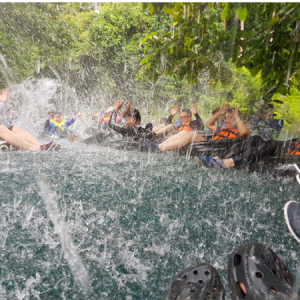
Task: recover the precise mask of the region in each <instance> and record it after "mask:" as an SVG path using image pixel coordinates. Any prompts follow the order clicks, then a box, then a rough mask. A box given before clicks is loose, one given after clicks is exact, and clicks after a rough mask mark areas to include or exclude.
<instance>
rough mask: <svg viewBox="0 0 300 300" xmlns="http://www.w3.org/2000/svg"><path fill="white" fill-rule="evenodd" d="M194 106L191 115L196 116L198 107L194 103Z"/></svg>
mask: <svg viewBox="0 0 300 300" xmlns="http://www.w3.org/2000/svg"><path fill="white" fill-rule="evenodd" d="M192 106H193V108H192V109H191V113H192V114H193V115H195V114H196V113H197V106H196V105H195V104H194V103H193V104H192Z"/></svg>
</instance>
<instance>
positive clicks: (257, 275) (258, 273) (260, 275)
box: [255, 272, 263, 278]
mask: <svg viewBox="0 0 300 300" xmlns="http://www.w3.org/2000/svg"><path fill="white" fill-rule="evenodd" d="M255 276H256V277H257V278H262V277H263V274H262V273H260V272H256V273H255Z"/></svg>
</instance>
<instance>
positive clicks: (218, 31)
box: [0, 2, 300, 123]
mask: <svg viewBox="0 0 300 300" xmlns="http://www.w3.org/2000/svg"><path fill="white" fill-rule="evenodd" d="M0 7H1V9H0V65H1V68H0V71H1V72H0V84H1V86H2V87H3V86H6V85H9V84H12V83H18V82H21V81H22V80H25V79H26V78H27V77H29V76H34V77H37V78H39V77H50V78H55V79H57V80H59V82H60V83H61V89H62V93H63V97H64V98H65V99H66V100H65V101H73V100H72V99H69V98H68V93H67V92H64V91H65V90H67V89H68V88H72V89H74V90H75V91H76V93H77V96H78V98H79V99H82V101H83V102H84V103H87V104H88V105H90V106H91V108H92V109H96V107H97V105H99V103H100V102H101V101H102V100H103V99H104V100H103V102H101V103H102V104H103V105H104V104H105V105H106V104H112V102H114V101H115V100H117V99H128V100H131V101H133V102H134V105H136V106H139V107H141V108H142V110H144V113H146V114H149V118H150V117H153V116H154V115H156V117H161V116H165V115H166V114H167V113H168V112H167V110H168V109H169V108H170V106H172V105H174V104H178V105H181V106H189V105H191V103H192V102H194V103H196V104H197V106H198V107H199V109H200V110H201V115H202V117H204V119H205V118H208V117H209V116H210V112H211V110H212V109H213V108H214V107H216V106H219V105H220V104H221V103H224V102H231V103H232V105H237V106H238V107H239V108H240V109H241V111H242V112H243V113H245V114H248V115H249V114H250V110H249V107H252V106H253V105H254V103H262V102H271V103H273V104H274V105H276V110H277V113H278V117H279V116H282V117H283V118H285V120H286V121H287V122H290V123H292V122H293V120H294V119H296V120H298V121H300V119H299V118H300V117H299V115H300V114H298V112H299V107H300V104H299V101H296V99H298V98H297V97H298V95H299V87H300V78H299V13H300V12H299V7H300V6H299V4H297V3H223V4H222V3H180V2H178V3H101V4H99V5H98V4H93V3H84V2H82V3H0ZM241 26H242V27H243V28H241ZM242 29H243V30H242ZM102 104H101V105H102ZM284 110H286V111H287V112H286V113H285V112H284ZM289 112H290V113H289Z"/></svg>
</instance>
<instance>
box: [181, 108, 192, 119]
mask: <svg viewBox="0 0 300 300" xmlns="http://www.w3.org/2000/svg"><path fill="white" fill-rule="evenodd" d="M183 112H186V113H187V114H188V115H189V116H190V117H191V116H192V113H191V110H190V109H188V108H184V109H182V110H181V112H180V113H183Z"/></svg>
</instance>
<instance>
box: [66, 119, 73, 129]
mask: <svg viewBox="0 0 300 300" xmlns="http://www.w3.org/2000/svg"><path fill="white" fill-rule="evenodd" d="M74 122H75V119H73V118H72V119H71V120H70V121H67V122H65V127H69V126H71V125H72V124H73V123H74Z"/></svg>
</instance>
